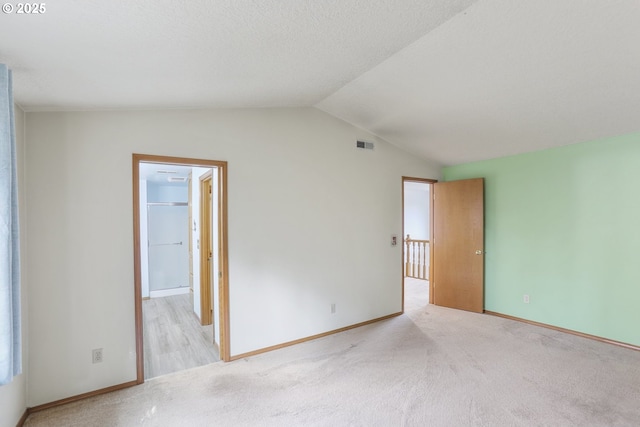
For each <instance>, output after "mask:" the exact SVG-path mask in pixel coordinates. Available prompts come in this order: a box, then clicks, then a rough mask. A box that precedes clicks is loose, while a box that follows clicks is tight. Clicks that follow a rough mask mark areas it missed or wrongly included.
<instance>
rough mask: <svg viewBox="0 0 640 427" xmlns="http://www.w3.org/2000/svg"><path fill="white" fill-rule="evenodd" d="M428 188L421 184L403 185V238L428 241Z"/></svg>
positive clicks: (409, 183) (408, 183) (425, 184)
mask: <svg viewBox="0 0 640 427" xmlns="http://www.w3.org/2000/svg"><path fill="white" fill-rule="evenodd" d="M429 188H430V185H429V184H427V183H422V182H411V181H408V182H405V183H404V236H402V238H403V239H404V238H406V237H407V234H410V235H411V238H412V239H416V240H429Z"/></svg>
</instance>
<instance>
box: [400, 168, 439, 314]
mask: <svg viewBox="0 0 640 427" xmlns="http://www.w3.org/2000/svg"><path fill="white" fill-rule="evenodd" d="M405 182H420V183H424V184H435V183H436V182H438V180H437V179H430V178H415V177H410V176H403V177H402V234H403V236H402V239H400V240H401V241H404V235H405V234H404V233H405V229H404V184H405ZM429 190H430V191H429V197H430V200H429V304H433V286H432V283H433V280H432V279H433V243H432V242H433V185H431V187H430V189H429ZM404 250H405V247H404V245H403V246H402V251H401V253H400V256H401V257H402V259H401V261H400V266H401V267H402V276H401V277H402V312H403V313H404V256H405V255H404Z"/></svg>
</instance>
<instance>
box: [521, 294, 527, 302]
mask: <svg viewBox="0 0 640 427" xmlns="http://www.w3.org/2000/svg"><path fill="white" fill-rule="evenodd" d="M522 302H524V303H525V304H529V295H527V294H524V295H523V296H522Z"/></svg>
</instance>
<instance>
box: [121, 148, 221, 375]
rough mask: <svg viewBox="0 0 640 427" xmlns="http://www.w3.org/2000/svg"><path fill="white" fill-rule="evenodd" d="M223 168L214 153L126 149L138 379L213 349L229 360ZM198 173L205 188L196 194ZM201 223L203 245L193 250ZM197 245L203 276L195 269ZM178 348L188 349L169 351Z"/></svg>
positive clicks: (201, 360)
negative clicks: (129, 154)
mask: <svg viewBox="0 0 640 427" xmlns="http://www.w3.org/2000/svg"><path fill="white" fill-rule="evenodd" d="M226 173H227V169H226V162H221V161H214V160H202V159H187V158H177V157H162V156H153V155H143V154H134V155H133V199H134V203H133V206H134V274H135V278H134V283H135V293H134V295H135V327H136V351H137V355H136V365H137V382H138V383H142V382H144V379H145V378H150V377H153V376H157V375H155V374H152V375H147V374H146V372H145V371H146V370H147V371H152V370H153V371H154V372H160V374H163V373H168V372H172V371H175V370H179V369H180V367H181V366H184V365H185V363H186V364H187V365H189V364H190V365H189V366H184V367H183V368H182V369H186V368H189V367H193V366H200V365H202V364H206V363H211V361H213V360H212V359H211V357H210V354H213V353H217V354H216V355H215V359H216V360H217V359H218V357H219V359H222V360H229V333H228V280H227V266H228V260H227V239H226V236H227V232H226V227H227V222H226V212H227V207H226V200H227V196H226V194H227V193H226ZM203 176H204V177H206V178H205V179H207V182H208V183H209V186H208V189H209V191H210V193H209V194H208V197H207V198H204V199H203V198H202V197H201V182H202V181H201V178H202V177H203ZM203 211H204V212H206V213H205V215H204V216H202V214H201V212H203ZM203 229H205V230H206V231H205V233H208V234H206V236H207V241H206V242H205V243H206V245H207V246H206V248H202V250H201V243H202V242H201V241H202V236H203V234H202V230H203ZM201 252H204V253H205V255H206V259H207V266H208V269H207V270H206V273H205V274H206V276H203V275H202V274H199V273H200V272H201V271H203V270H202V269H201V268H200V267H201V266H200V263H201V259H202V258H201V257H200V256H199V254H200V253H201ZM195 254H198V255H197V256H196V255H195ZM183 261H184V262H183ZM195 264H198V265H197V266H196V268H194V265H195ZM195 276H197V277H195ZM203 299H204V300H206V304H204V305H203ZM203 306H206V307H208V309H207V311H206V312H205V313H203V312H202V307H203ZM203 314H204V316H203ZM214 316H215V321H212V320H213V317H214ZM201 325H202V326H201ZM206 325H212V326H209V327H208V329H207V328H205V326H206ZM198 327H201V328H203V329H202V330H198V329H197V328H198ZM188 334H192V335H191V336H188ZM198 340H201V341H202V342H203V344H199V343H198V342H197V341H198ZM172 345H173V346H175V347H176V349H177V350H176V351H175V352H174V351H172V350H171V346H172ZM198 345H201V346H200V347H198ZM154 349H163V350H167V349H169V350H167V351H164V352H161V351H158V350H154ZM185 349H186V351H190V353H191V354H186V353H185V354H184V355H182V354H173V353H177V352H179V351H183V350H185ZM153 351H158V353H162V354H161V355H159V354H156V355H153V354H151V353H152V352H153ZM150 356H153V358H152V357H150ZM152 363H153V366H152V365H151V364H152ZM194 363H195V365H194ZM150 366H152V369H151V368H150Z"/></svg>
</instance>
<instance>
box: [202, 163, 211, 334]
mask: <svg viewBox="0 0 640 427" xmlns="http://www.w3.org/2000/svg"><path fill="white" fill-rule="evenodd" d="M212 186H213V171H210V172H207V173H205V174H203V175H202V176H201V177H200V182H199V191H200V284H199V286H200V324H201V325H203V326H205V325H211V324H212V323H213V313H212V310H213V306H212V303H211V296H212V294H213V292H212V286H213V281H212V280H211V279H212V276H211V274H212V271H213V270H212V268H211V265H210V262H209V249H211V252H213V242H212V240H213V238H212V231H213V228H212V227H213V224H212V219H211V218H212V216H211V215H212V206H211V203H209V202H210V201H211V200H212V199H213V195H212V193H211V187H212ZM205 200H206V201H207V203H204V201H205ZM214 327H215V325H214ZM214 342H215V340H214Z"/></svg>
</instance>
